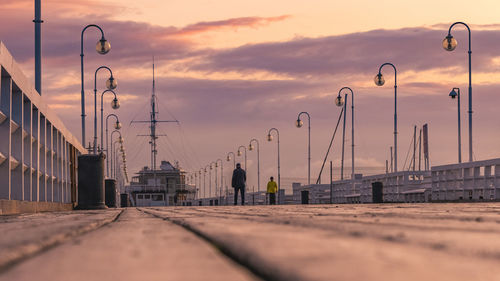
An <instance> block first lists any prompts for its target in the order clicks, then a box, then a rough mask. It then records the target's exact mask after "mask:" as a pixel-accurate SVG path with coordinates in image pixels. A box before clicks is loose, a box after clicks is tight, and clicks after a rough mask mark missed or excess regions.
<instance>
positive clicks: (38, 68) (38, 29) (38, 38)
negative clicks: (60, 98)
mask: <svg viewBox="0 0 500 281" xmlns="http://www.w3.org/2000/svg"><path fill="white" fill-rule="evenodd" d="M41 14H42V4H41V0H35V19H34V20H33V22H34V23H35V89H36V91H37V92H38V94H40V95H42V23H43V20H42V19H41ZM82 144H83V145H85V143H82Z"/></svg>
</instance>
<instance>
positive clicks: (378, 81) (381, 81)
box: [373, 73, 385, 86]
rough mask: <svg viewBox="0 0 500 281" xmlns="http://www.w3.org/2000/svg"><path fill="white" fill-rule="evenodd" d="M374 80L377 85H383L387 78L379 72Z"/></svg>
mask: <svg viewBox="0 0 500 281" xmlns="http://www.w3.org/2000/svg"><path fill="white" fill-rule="evenodd" d="M373 81H375V85H377V86H383V85H384V84H385V79H384V76H383V75H382V73H379V74H377V75H375V78H373Z"/></svg>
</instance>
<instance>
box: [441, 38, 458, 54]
mask: <svg viewBox="0 0 500 281" xmlns="http://www.w3.org/2000/svg"><path fill="white" fill-rule="evenodd" d="M457 45H458V42H457V40H455V38H453V36H451V34H448V36H446V37H445V38H444V39H443V48H444V49H445V50H446V51H450V52H451V51H453V50H455V48H456V47H457Z"/></svg>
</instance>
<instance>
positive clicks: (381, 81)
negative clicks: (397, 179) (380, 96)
mask: <svg viewBox="0 0 500 281" xmlns="http://www.w3.org/2000/svg"><path fill="white" fill-rule="evenodd" d="M386 65H390V66H392V68H394V172H397V171H398V111H397V96H398V85H397V70H396V67H395V66H394V64H392V63H389V62H386V63H384V64H382V65H381V66H380V67H379V69H378V74H377V75H375V79H374V81H375V85H377V86H383V85H384V84H385V79H384V76H383V75H382V68H383V67H384V66H386Z"/></svg>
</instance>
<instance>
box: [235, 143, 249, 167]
mask: <svg viewBox="0 0 500 281" xmlns="http://www.w3.org/2000/svg"><path fill="white" fill-rule="evenodd" d="M241 148H243V149H244V150H245V172H246V170H247V147H246V146H244V145H240V146H239V147H238V151H237V155H238V156H241V150H240V149H241Z"/></svg>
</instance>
